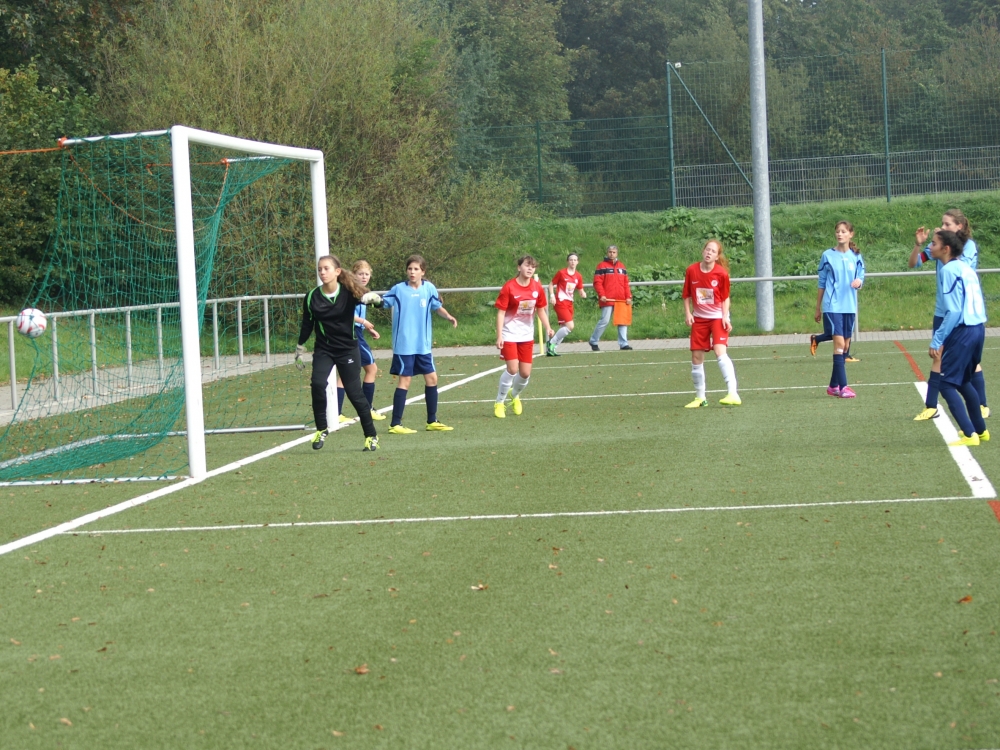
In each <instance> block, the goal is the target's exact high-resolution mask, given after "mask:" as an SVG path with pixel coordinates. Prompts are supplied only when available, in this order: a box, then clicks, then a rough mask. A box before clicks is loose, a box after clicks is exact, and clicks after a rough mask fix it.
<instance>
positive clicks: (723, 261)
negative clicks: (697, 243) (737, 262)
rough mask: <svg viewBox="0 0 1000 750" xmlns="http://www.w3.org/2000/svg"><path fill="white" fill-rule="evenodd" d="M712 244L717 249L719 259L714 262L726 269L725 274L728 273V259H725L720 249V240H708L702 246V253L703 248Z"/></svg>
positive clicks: (723, 250)
mask: <svg viewBox="0 0 1000 750" xmlns="http://www.w3.org/2000/svg"><path fill="white" fill-rule="evenodd" d="M713 242H714V243H715V246H716V247H717V248H719V257H718V258H717V259H716V261H715V262H716V263H718V264H719V265H720V266H722V267H723V268H724V269H726V273H729V258H727V257H726V251H725V249H724V248H723V247H722V240H717V239H715V237H712V238H710V239H709V240H708V242H706V243H705V244H704V245H702V248H701V250H702V252H704V251H705V248H706V247H708V246H709V245H711V244H712V243H713Z"/></svg>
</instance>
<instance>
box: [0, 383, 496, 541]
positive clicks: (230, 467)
mask: <svg viewBox="0 0 1000 750" xmlns="http://www.w3.org/2000/svg"><path fill="white" fill-rule="evenodd" d="M504 367H505V366H504V365H501V366H500V367H496V368H494V369H492V370H485V371H483V372H479V373H476V374H475V375H471V376H470V377H467V378H465V379H464V380H458V381H456V382H454V383H450V384H448V385H445V386H442V387H441V388H439V389H438V391H439V392H440V391H446V390H450V389H452V388H457V387H458V386H460V385H465V384H466V383H469V382H471V381H473V380H478V379H479V378H481V377H484V376H486V375H490V374H492V373H495V372H500V370H502V369H504ZM422 398H423V395H422V394H421V395H419V396H414V397H413V398H410V399H407V401H406V403H408V404H409V403H412V402H414V401H419V400H420V399H422ZM391 408H392V407H386V408H384V409H380V410H379V411H380V412H381V411H387V410H389V409H391ZM348 426H349V425H347V424H345V425H340V424H334V425H333V426H332V427H331V428H330V431H331V432H335V431H337V430H339V429H341V427H348ZM310 440H312V435H305V436H303V437H300V438H296V439H295V440H289V441H288V442H287V443H282V444H281V445H277V446H275V447H274V448H271V449H269V450H266V451H263V452H261V453H257V454H255V455H253V456H248V457H247V458H242V459H240V460H239V461H234V462H232V463H229V464H226V465H225V466H220V467H219V468H218V469H212V470H211V471H210V472H208V473H207V474H206V475H205V476H204V477H202V478H201V479H185V480H184V481H183V482H178V483H177V484H172V485H170V486H169V487H162V488H160V489H158V490H155V491H153V492H149V493H146V494H145V495H139V497H134V498H132V499H131V500H126V501H125V502H122V503H118V504H117V505H112V506H110V507H108V508H104V509H103V510H98V511H94V512H93V513H87V514H86V515H83V516H80V517H79V518H74V519H73V520H72V521H66V522H65V523H61V524H59V525H58V526H53V527H52V528H50V529H46V530H45V531H39V532H36V533H34V534H29V535H28V536H26V537H22V538H20V539H15V540H14V541H13V542H8V543H7V544H3V545H0V556H2V555H6V554H7V553H8V552H13V551H14V550H18V549H21V548H22V547H28V546H30V545H32V544H37V543H39V542H43V541H45V540H46V539H51V538H52V537H54V536H57V535H59V534H65V533H67V532H71V531H73V530H74V529H78V528H80V527H81V526H86V525H87V524H89V523H93V522H94V521H98V520H100V519H102V518H107V517H108V516H113V515H115V514H117V513H121V512H122V511H125V510H128V509H130V508H135V507H137V506H139V505H143V504H145V503H148V502H149V501H150V500H156V499H157V498H160V497H164V496H165V495H170V494H172V493H174V492H179V491H180V490H183V489H187V488H188V487H193V486H194V485H196V484H199V483H201V482H203V481H205V480H206V479H209V478H211V477H215V476H219V475H220V474H226V473H227V472H230V471H235V470H236V469H239V468H241V467H243V466H246V465H248V464H252V463H256V462H257V461H260V460H262V459H265V458H269V457H270V456H274V455H276V454H278V453H282V452H284V451H286V450H290V449H291V448H294V447H296V446H298V445H302V444H303V443H307V442H309V441H310Z"/></svg>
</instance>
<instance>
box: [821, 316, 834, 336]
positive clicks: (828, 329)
mask: <svg viewBox="0 0 1000 750" xmlns="http://www.w3.org/2000/svg"><path fill="white" fill-rule="evenodd" d="M828 315H829V313H823V335H824V336H833V321H832V320H830V318H829V317H828Z"/></svg>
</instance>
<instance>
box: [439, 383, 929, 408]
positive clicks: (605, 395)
mask: <svg viewBox="0 0 1000 750" xmlns="http://www.w3.org/2000/svg"><path fill="white" fill-rule="evenodd" d="M883 385H885V386H888V385H910V381H905V382H902V383H851V387H852V388H860V387H862V386H864V387H869V386H883ZM820 388H822V389H825V388H826V386H825V385H787V386H781V387H777V388H775V387H772V388H740V393H753V392H755V391H772V392H774V391H807V390H812V389H820ZM725 392H726V390H725V389H724V388H718V389H715V390H713V389H711V388H710V389H708V390H707V391H705V393H725ZM691 393H692V391H691V389H690V388H689V389H687V390H685V391H652V392H649V393H596V394H592V395H589V396H532V397H529V398H525V399H522V400H523V401H525V402H529V401H575V400H578V399H589V398H636V397H639V398H645V397H647V396H684V395H691ZM495 400H496V399H492V398H484V399H470V400H466V401H442V402H441V403H442V404H492V403H493V402H494V401H495Z"/></svg>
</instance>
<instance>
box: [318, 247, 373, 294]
mask: <svg viewBox="0 0 1000 750" xmlns="http://www.w3.org/2000/svg"><path fill="white" fill-rule="evenodd" d="M323 261H329V262H330V263H332V264H333V267H334V268H339V269H340V276H339V277H338V278H337V281H338V282H339V283H340V284H341V285H342V286H343V287H344V288H345V289H346V290H347V291H349V292H350V293H351V294H352V295H354V298H355V299H361V297H362V295H364V294H365V293H366V292H367V291H368V287H366V286H365V285H364V284H362V283H361V282H360V281H358V277H357V276H355V275H354V274H353V273H351V272H350V271H348V270H347V269H346V268H344V265H343V264H342V263H341V262H340V258H338V257H337V256H336V255H323V256H321V257H319V258H317V259H316V267H317V268H319V264H320V263H322V262H323Z"/></svg>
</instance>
